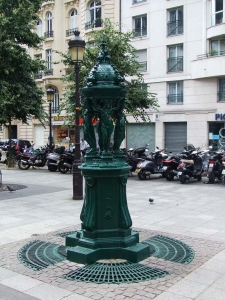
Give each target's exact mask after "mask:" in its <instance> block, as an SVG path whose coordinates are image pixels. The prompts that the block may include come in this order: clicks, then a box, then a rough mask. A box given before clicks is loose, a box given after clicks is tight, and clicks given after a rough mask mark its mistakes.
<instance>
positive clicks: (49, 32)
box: [44, 31, 54, 38]
mask: <svg viewBox="0 0 225 300" xmlns="http://www.w3.org/2000/svg"><path fill="white" fill-rule="evenodd" d="M53 32H54V31H46V32H45V33H44V37H45V38H50V37H53Z"/></svg>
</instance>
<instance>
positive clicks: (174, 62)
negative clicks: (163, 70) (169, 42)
mask: <svg viewBox="0 0 225 300" xmlns="http://www.w3.org/2000/svg"><path fill="white" fill-rule="evenodd" d="M167 70H168V71H167V72H168V73H169V72H181V71H183V56H178V57H171V58H168V59H167Z"/></svg>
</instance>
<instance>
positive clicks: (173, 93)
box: [167, 81, 183, 104]
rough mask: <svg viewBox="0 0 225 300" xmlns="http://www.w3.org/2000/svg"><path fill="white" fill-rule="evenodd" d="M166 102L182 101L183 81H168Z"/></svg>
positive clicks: (176, 102)
mask: <svg viewBox="0 0 225 300" xmlns="http://www.w3.org/2000/svg"><path fill="white" fill-rule="evenodd" d="M168 92H169V93H168V97H167V98H168V102H167V103H168V104H179V103H183V81H175V82H169V83H168Z"/></svg>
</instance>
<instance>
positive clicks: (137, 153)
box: [126, 145, 148, 173]
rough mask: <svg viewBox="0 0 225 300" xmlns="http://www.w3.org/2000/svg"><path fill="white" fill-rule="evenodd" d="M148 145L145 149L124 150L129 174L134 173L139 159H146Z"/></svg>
mask: <svg viewBox="0 0 225 300" xmlns="http://www.w3.org/2000/svg"><path fill="white" fill-rule="evenodd" d="M147 146H148V145H146V146H145V147H140V148H137V149H135V150H134V149H133V148H130V149H129V150H126V162H127V163H128V165H130V167H131V168H130V172H131V173H132V172H134V171H135V170H136V168H137V164H138V163H139V162H140V159H146V158H147V154H148V148H147Z"/></svg>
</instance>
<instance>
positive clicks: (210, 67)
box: [191, 51, 225, 79]
mask: <svg viewBox="0 0 225 300" xmlns="http://www.w3.org/2000/svg"><path fill="white" fill-rule="evenodd" d="M224 56H225V52H224V51H222V52H218V53H217V55H216V53H213V52H212V53H206V54H201V55H198V57H197V60H194V61H192V62H191V73H192V78H193V79H197V78H207V77H218V76H224V62H225V57H224Z"/></svg>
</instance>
